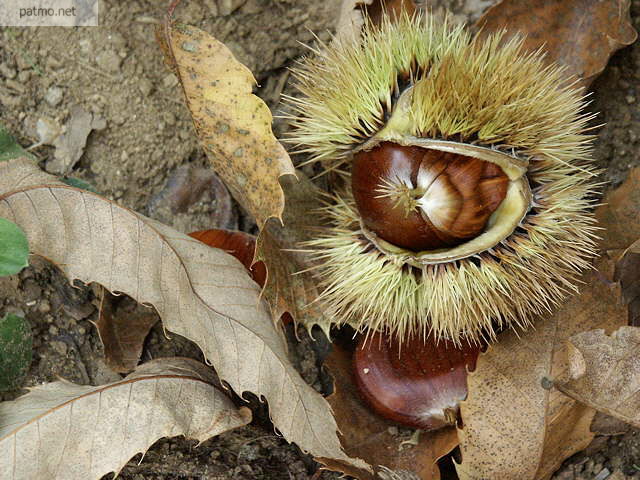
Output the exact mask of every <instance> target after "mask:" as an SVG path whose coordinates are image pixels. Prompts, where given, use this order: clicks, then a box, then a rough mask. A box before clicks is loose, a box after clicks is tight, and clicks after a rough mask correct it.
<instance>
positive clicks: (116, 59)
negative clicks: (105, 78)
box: [96, 50, 122, 73]
mask: <svg viewBox="0 0 640 480" xmlns="http://www.w3.org/2000/svg"><path fill="white" fill-rule="evenodd" d="M96 64H98V66H99V67H100V68H101V69H103V70H105V71H107V72H109V73H118V72H119V71H120V65H121V64H122V58H120V56H119V55H118V54H117V53H116V52H114V51H113V50H103V51H101V52H100V53H99V54H98V55H97V56H96Z"/></svg>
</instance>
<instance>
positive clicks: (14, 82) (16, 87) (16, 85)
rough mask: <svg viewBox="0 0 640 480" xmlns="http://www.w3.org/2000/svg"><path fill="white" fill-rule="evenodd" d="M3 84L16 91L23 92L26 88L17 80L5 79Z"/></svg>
mask: <svg viewBox="0 0 640 480" xmlns="http://www.w3.org/2000/svg"><path fill="white" fill-rule="evenodd" d="M5 84H6V85H7V87H9V88H10V89H12V90H15V91H16V92H18V93H25V92H26V91H27V88H26V87H25V86H24V85H23V84H21V83H20V82H18V81H17V80H11V79H7V81H6V82H5Z"/></svg>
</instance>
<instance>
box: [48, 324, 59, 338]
mask: <svg viewBox="0 0 640 480" xmlns="http://www.w3.org/2000/svg"><path fill="white" fill-rule="evenodd" d="M49 335H51V336H55V335H58V327H56V326H55V325H51V326H50V327H49Z"/></svg>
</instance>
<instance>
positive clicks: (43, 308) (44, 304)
mask: <svg viewBox="0 0 640 480" xmlns="http://www.w3.org/2000/svg"><path fill="white" fill-rule="evenodd" d="M50 311H51V304H50V303H49V302H48V301H47V300H41V301H40V305H38V312H40V313H49V312H50Z"/></svg>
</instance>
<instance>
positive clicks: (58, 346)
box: [49, 340, 67, 356]
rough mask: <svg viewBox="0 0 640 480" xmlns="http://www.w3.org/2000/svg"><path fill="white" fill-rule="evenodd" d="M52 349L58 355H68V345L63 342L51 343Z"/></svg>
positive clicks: (53, 341)
mask: <svg viewBox="0 0 640 480" xmlns="http://www.w3.org/2000/svg"><path fill="white" fill-rule="evenodd" d="M49 344H50V345H51V348H53V350H54V351H55V352H57V353H58V354H60V355H62V356H65V355H67V344H66V343H64V342H61V341H60V340H52V341H51V342H50V343H49Z"/></svg>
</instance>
